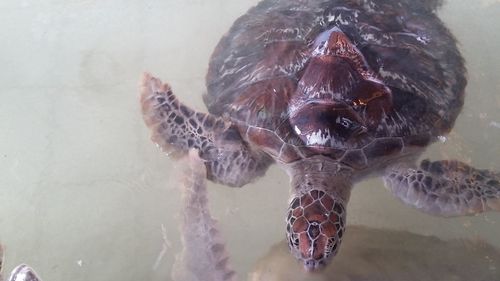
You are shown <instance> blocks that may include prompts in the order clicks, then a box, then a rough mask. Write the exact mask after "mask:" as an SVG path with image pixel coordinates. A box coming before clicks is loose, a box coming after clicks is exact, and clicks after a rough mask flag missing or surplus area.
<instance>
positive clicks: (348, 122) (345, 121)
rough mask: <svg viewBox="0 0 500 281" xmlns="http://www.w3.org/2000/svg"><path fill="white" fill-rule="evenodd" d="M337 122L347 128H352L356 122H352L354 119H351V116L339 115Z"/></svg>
mask: <svg viewBox="0 0 500 281" xmlns="http://www.w3.org/2000/svg"><path fill="white" fill-rule="evenodd" d="M337 124H340V125H341V126H342V127H344V128H346V129H350V128H352V127H353V125H354V122H352V120H350V119H349V118H346V117H338V118H337Z"/></svg>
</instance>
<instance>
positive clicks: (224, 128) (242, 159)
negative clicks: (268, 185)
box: [141, 74, 272, 186]
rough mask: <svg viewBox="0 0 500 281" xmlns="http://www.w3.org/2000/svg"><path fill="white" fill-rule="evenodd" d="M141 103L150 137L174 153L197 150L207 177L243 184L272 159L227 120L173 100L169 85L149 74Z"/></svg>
mask: <svg viewBox="0 0 500 281" xmlns="http://www.w3.org/2000/svg"><path fill="white" fill-rule="evenodd" d="M141 104H142V113H143V117H144V121H145V123H146V125H147V126H148V127H149V128H150V129H151V130H152V137H151V138H152V140H153V141H154V142H155V143H157V144H158V146H159V147H160V148H161V149H162V150H163V151H165V152H166V153H168V154H172V155H174V156H182V155H185V154H187V152H188V151H189V149H196V150H198V151H199V154H200V157H201V158H202V159H203V160H204V161H205V166H206V167H207V178H209V179H210V180H213V181H215V182H220V183H223V184H226V185H229V186H243V185H245V184H246V183H249V182H250V181H252V180H253V179H255V178H257V177H259V176H261V175H263V174H264V173H265V171H266V170H267V168H268V167H269V165H270V164H271V162H272V161H271V159H270V157H269V156H267V155H266V154H264V153H262V152H256V151H253V150H251V149H250V147H249V145H248V144H247V143H246V142H245V141H243V139H242V138H241V136H240V133H239V132H238V130H237V129H236V128H235V126H234V125H233V124H232V123H231V122H230V121H227V120H224V118H221V117H216V116H213V115H211V114H208V113H202V112H196V111H194V110H192V109H191V108H189V107H187V106H186V105H184V104H182V103H181V102H179V101H178V100H177V97H176V96H175V95H174V94H173V93H172V90H171V89H170V86H169V85H167V84H163V83H162V82H161V81H160V80H159V79H157V78H154V77H152V76H151V75H149V74H145V75H144V78H143V82H142V92H141Z"/></svg>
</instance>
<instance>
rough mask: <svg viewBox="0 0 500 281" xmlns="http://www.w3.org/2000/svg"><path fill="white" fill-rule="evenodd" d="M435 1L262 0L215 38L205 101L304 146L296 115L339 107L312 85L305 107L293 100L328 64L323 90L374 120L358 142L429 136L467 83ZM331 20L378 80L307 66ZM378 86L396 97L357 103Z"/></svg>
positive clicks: (442, 125)
mask: <svg viewBox="0 0 500 281" xmlns="http://www.w3.org/2000/svg"><path fill="white" fill-rule="evenodd" d="M438 5H439V1H433V0H426V1H414V0H399V1H398V0H333V1H332V0H310V1H308V0H300V1H297V0H280V1H275V0H264V1H262V2H260V3H259V4H258V5H257V6H255V7H253V8H251V9H250V10H249V11H248V12H247V13H246V14H245V15H243V16H241V17H240V18H239V19H238V20H236V22H235V23H234V24H233V26H232V27H231V28H230V30H229V32H228V33H227V34H226V35H225V36H224V37H223V38H222V39H221V40H220V42H219V44H218V45H217V47H216V49H215V51H214V53H213V55H212V58H211V61H210V65H209V71H208V74H207V81H206V83H207V94H206V95H205V96H204V101H205V103H206V105H207V107H208V110H209V111H210V112H211V113H212V114H215V115H223V114H229V116H230V117H231V118H232V119H234V120H238V121H241V123H243V124H246V125H249V126H251V127H253V128H261V129H265V130H266V131H272V132H275V133H276V135H277V136H278V137H279V138H280V139H281V140H283V141H285V142H287V143H289V144H291V145H294V146H307V145H308V143H306V141H305V140H304V139H300V138H298V137H297V136H296V135H297V132H294V128H293V126H292V125H291V124H303V123H308V124H311V126H312V129H315V128H317V126H315V125H316V124H318V123H321V122H322V123H325V122H326V123H331V124H333V123H334V121H335V118H337V119H338V118H340V117H341V116H339V114H338V112H339V109H338V108H333V109H323V108H321V105H320V104H315V103H311V100H310V97H311V95H305V98H304V101H303V102H304V104H306V106H304V107H303V108H302V109H301V110H302V112H305V115H304V114H302V115H301V117H300V118H298V119H300V120H294V119H293V118H294V117H293V114H294V112H293V111H292V110H291V107H293V105H292V104H291V101H292V100H293V99H294V96H296V95H297V92H300V91H301V83H303V81H304V79H305V78H304V77H307V80H310V79H323V78H317V77H319V76H318V75H319V74H317V73H319V72H321V75H324V76H325V77H327V76H328V75H329V76H330V77H333V78H332V79H331V80H332V81H330V80H328V79H326V80H321V81H329V82H328V83H330V84H328V83H324V84H328V85H323V86H324V87H322V88H321V89H319V90H321V91H322V92H329V94H330V95H329V96H327V97H325V96H323V97H322V99H324V100H325V99H326V100H334V101H335V102H336V103H335V104H342V106H345V107H347V108H346V109H343V108H342V110H345V112H348V111H352V112H354V113H357V114H360V115H362V114H365V115H364V116H366V118H365V119H366V120H364V121H365V123H368V124H370V125H369V126H367V127H366V130H365V132H364V134H362V136H363V137H361V138H359V139H358V140H357V141H355V142H353V143H351V144H349V146H350V147H351V148H356V147H358V148H359V147H362V146H364V145H366V144H367V143H369V142H370V141H372V140H373V139H376V138H384V137H386V138H402V139H404V140H405V142H407V143H410V144H412V145H419V146H425V145H427V144H428V143H429V141H430V140H431V139H432V138H433V137H435V136H438V135H441V134H444V133H446V132H448V131H449V130H450V129H451V128H452V126H453V123H454V121H455V119H456V117H457V115H458V113H459V112H460V110H461V107H462V105H463V95H464V88H465V85H466V79H465V72H466V71H465V68H464V62H463V59H462V57H461V55H460V53H459V50H458V48H457V45H456V40H455V39H454V38H453V36H452V35H451V33H450V32H449V31H448V29H447V28H446V27H445V26H444V25H443V23H442V22H441V21H440V20H439V18H438V17H437V16H436V14H435V12H434V10H435V8H436V7H437V6H438ZM332 30H335V32H337V31H338V32H339V34H342V35H343V36H345V37H347V39H345V40H348V41H349V42H350V44H352V45H353V46H354V49H356V51H357V52H359V53H360V55H359V56H360V60H362V64H363V65H365V66H366V71H370V72H371V73H372V74H373V75H372V76H373V77H375V78H376V79H378V80H377V81H379V82H380V83H379V84H380V85H378V84H377V83H371V82H368V84H367V82H366V81H367V80H366V79H365V78H364V77H363V75H358V76H356V75H347V74H345V75H344V74H342V73H340V74H339V73H333V72H334V71H335V69H338V68H335V67H330V68H327V69H323V70H321V71H319V72H316V74H314V73H313V74H311V75H309V74H308V71H310V69H311V68H308V66H309V65H310V64H312V63H313V60H314V56H313V53H314V48H315V47H317V46H316V45H317V44H318V42H319V41H321V40H323V39H324V38H323V37H325V34H326V36H328V35H329V34H331V32H332ZM363 67H364V66H363ZM318 68H321V67H318ZM332 73H333V74H332ZM306 75H309V76H306ZM321 75H320V76H321ZM301 81H302V82H301ZM321 81H320V82H321ZM370 83H371V84H370ZM377 85H378V86H377ZM327 86H328V87H327ZM367 87H368V88H367ZM373 87H382V88H384V89H386V91H387V92H390V100H386V101H383V102H379V103H370V106H369V107H368V106H359V104H362V105H366V104H365V103H363V102H361V98H360V95H362V92H363V91H364V89H371V91H373V89H372V88H373ZM319 90H318V91H319ZM353 92H356V93H357V94H356V95H355V97H353V94H352V93H353ZM360 93H361V94H360ZM356 98H357V99H356ZM308 99H309V100H308ZM356 101H358V103H356ZM328 110H329V111H328ZM315 112H330V113H328V114H326V115H325V114H316V113H315ZM331 112H337V113H336V115H335V114H331ZM366 112H369V113H368V114H366ZM308 114H309V115H308ZM342 114H344V113H342ZM342 114H340V115H342ZM345 114H350V113H345ZM303 116H307V117H303ZM374 119H377V120H374ZM292 121H293V122H292ZM300 122H302V123H300ZM332 126H333V125H332ZM332 130H334V131H336V132H339V128H336V127H335V128H332ZM341 133H342V132H341ZM336 145H338V144H332V145H331V146H332V147H331V148H334V146H336ZM344 150H345V149H344Z"/></svg>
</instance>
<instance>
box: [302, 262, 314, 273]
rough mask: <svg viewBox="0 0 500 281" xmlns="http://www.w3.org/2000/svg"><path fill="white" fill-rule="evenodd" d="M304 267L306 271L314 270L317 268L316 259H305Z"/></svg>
mask: <svg viewBox="0 0 500 281" xmlns="http://www.w3.org/2000/svg"><path fill="white" fill-rule="evenodd" d="M304 268H305V269H306V271H313V270H314V269H316V261H314V260H306V261H304Z"/></svg>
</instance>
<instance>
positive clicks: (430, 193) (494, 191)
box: [384, 160, 500, 216]
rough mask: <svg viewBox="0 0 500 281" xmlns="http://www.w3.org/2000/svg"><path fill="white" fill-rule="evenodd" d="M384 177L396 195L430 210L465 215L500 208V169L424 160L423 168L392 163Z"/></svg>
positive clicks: (448, 214) (444, 214)
mask: <svg viewBox="0 0 500 281" xmlns="http://www.w3.org/2000/svg"><path fill="white" fill-rule="evenodd" d="M384 181H385V185H386V187H387V188H388V189H389V190H391V191H392V193H393V194H394V195H395V196H396V197H398V198H399V199H401V200H402V201H403V202H405V203H406V204H409V205H412V206H414V207H416V208H417V209H420V210H422V211H424V212H426V213H430V214H434V215H441V216H461V215H472V214H476V213H481V212H486V211H500V173H498V172H493V171H489V170H479V169H476V168H473V167H471V166H469V165H467V164H465V163H463V162H460V161H454V160H449V161H447V160H443V161H435V162H430V161H429V160H424V161H422V163H421V164H420V167H419V168H411V167H408V166H405V165H396V166H391V167H389V168H388V170H387V172H386V175H385V176H384Z"/></svg>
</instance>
